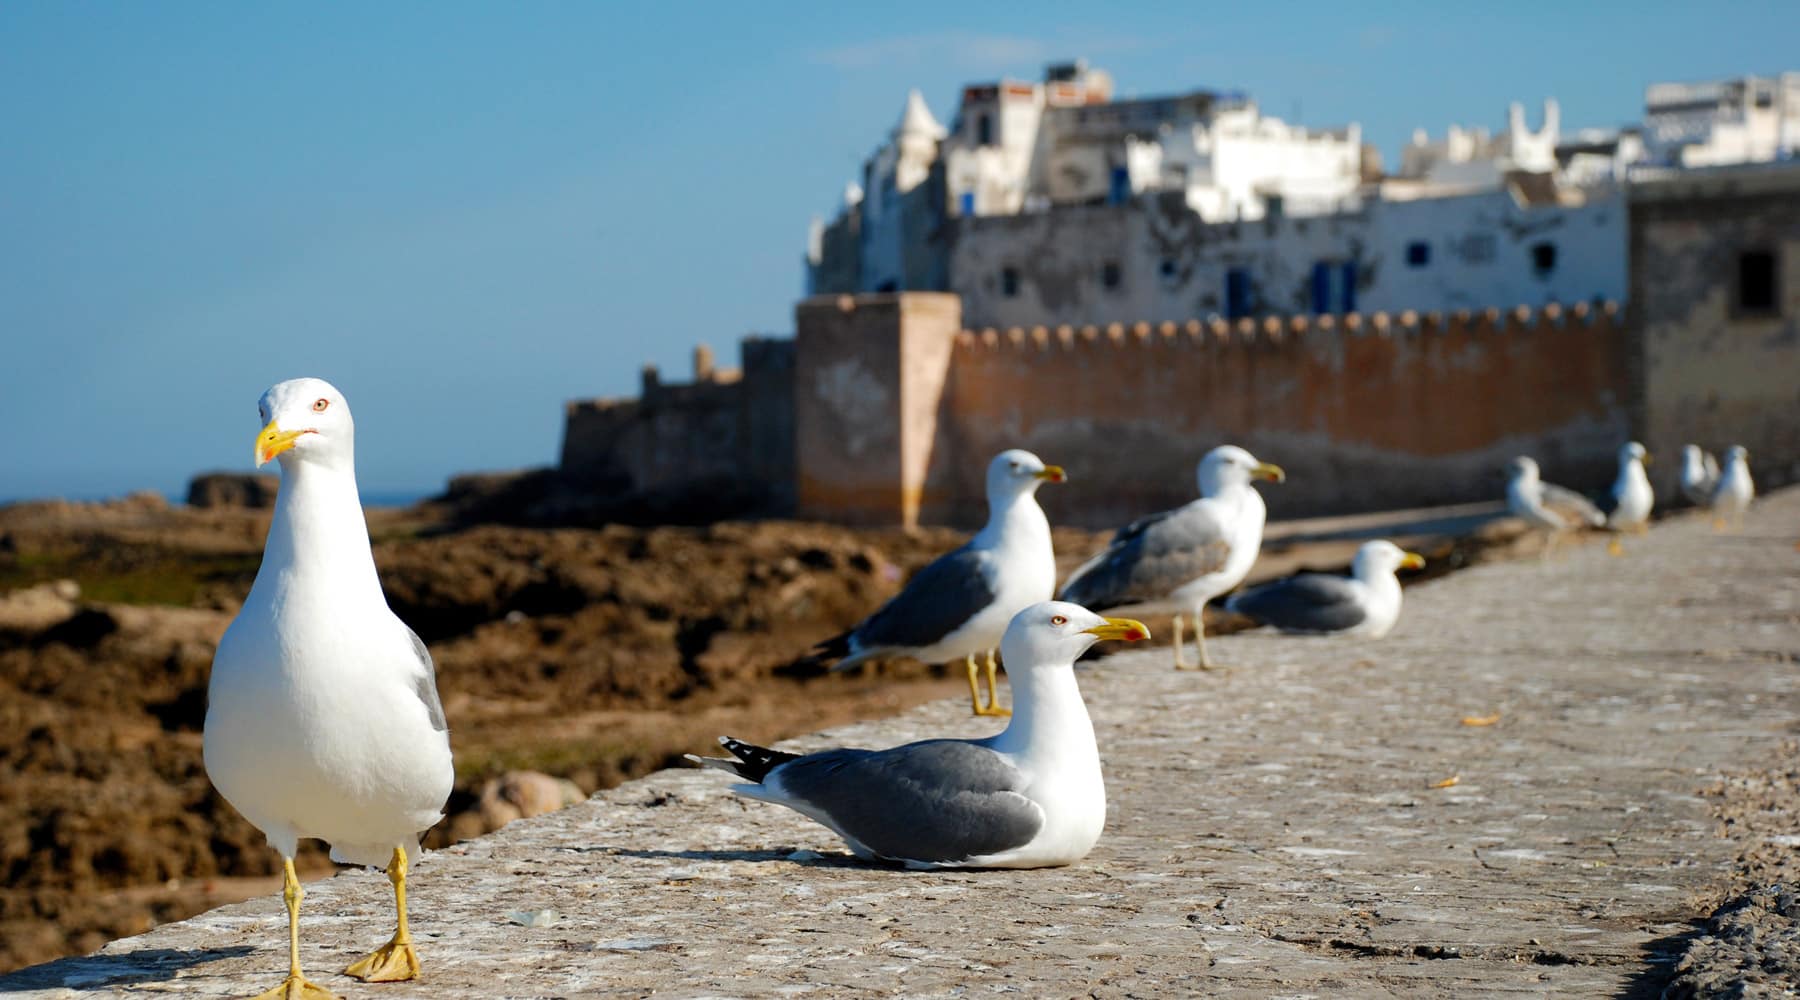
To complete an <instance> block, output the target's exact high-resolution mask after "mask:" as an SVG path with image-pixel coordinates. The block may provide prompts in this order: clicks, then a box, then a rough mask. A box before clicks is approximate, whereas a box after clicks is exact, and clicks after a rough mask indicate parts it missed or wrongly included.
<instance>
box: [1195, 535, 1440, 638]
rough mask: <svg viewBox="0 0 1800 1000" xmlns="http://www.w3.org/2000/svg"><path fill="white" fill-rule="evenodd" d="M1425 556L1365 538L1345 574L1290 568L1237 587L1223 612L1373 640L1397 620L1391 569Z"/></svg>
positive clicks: (1285, 627)
mask: <svg viewBox="0 0 1800 1000" xmlns="http://www.w3.org/2000/svg"><path fill="white" fill-rule="evenodd" d="M1424 568H1425V557H1424V556H1422V555H1419V554H1418V553H1416V552H1407V551H1404V550H1402V549H1401V548H1400V547H1399V546H1398V545H1395V544H1394V543H1392V542H1383V541H1376V542H1368V543H1365V544H1364V545H1363V546H1362V548H1360V549H1358V550H1357V551H1356V559H1355V561H1353V562H1352V563H1351V564H1350V575H1349V576H1347V577H1344V576H1337V575H1335V574H1326V573H1296V574H1294V575H1293V576H1290V577H1286V578H1284V579H1280V580H1273V581H1270V582H1269V583H1265V584H1261V585H1260V586H1256V587H1251V588H1250V589H1248V590H1244V591H1240V592H1239V593H1237V594H1234V595H1232V597H1231V598H1230V599H1229V600H1227V601H1226V602H1225V608H1226V610H1228V611H1235V612H1237V613H1238V614H1240V615H1244V616H1246V617H1249V618H1254V619H1256V621H1257V622H1259V623H1260V624H1263V625H1273V626H1275V627H1276V628H1278V629H1280V630H1282V631H1283V632H1291V633H1296V634H1303V635H1362V636H1368V637H1369V638H1371V639H1379V638H1381V637H1383V636H1385V635H1387V634H1388V632H1389V631H1390V630H1392V629H1393V627H1394V623H1395V622H1397V621H1399V620H1400V601H1401V597H1400V581H1399V580H1398V579H1396V578H1395V577H1394V573H1395V572H1396V571H1397V570H1402V569H1424Z"/></svg>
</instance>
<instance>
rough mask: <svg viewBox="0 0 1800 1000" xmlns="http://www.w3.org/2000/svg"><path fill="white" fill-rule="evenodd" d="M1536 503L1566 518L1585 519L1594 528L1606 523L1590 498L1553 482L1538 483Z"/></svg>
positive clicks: (1602, 514) (1604, 516)
mask: <svg viewBox="0 0 1800 1000" xmlns="http://www.w3.org/2000/svg"><path fill="white" fill-rule="evenodd" d="M1610 495H1611V493H1610V492H1609V493H1608V496H1610ZM1538 503H1540V504H1542V505H1543V506H1544V508H1545V509H1547V510H1550V511H1553V512H1555V513H1557V514H1560V515H1562V516H1563V517H1564V518H1565V519H1568V520H1574V521H1586V522H1587V523H1588V524H1591V525H1593V526H1594V527H1596V528H1598V527H1600V526H1601V525H1603V524H1605V523H1606V515H1605V514H1604V513H1603V512H1602V511H1601V510H1600V508H1599V507H1596V506H1594V502H1593V501H1592V500H1589V499H1588V498H1587V497H1584V496H1582V495H1581V494H1579V493H1577V492H1575V491H1574V490H1571V489H1567V488H1565V487H1562V486H1558V485H1556V484H1555V483H1539V484H1538Z"/></svg>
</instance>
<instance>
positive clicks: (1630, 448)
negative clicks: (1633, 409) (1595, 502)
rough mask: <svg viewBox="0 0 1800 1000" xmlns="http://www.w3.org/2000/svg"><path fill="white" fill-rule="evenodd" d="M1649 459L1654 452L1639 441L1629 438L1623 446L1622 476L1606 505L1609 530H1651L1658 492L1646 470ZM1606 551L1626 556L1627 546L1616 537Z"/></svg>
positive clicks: (1635, 531) (1639, 531)
mask: <svg viewBox="0 0 1800 1000" xmlns="http://www.w3.org/2000/svg"><path fill="white" fill-rule="evenodd" d="M1648 461H1650V453H1649V452H1647V451H1645V450H1644V446H1643V445H1641V444H1638V443H1637V442H1636V441H1627V442H1625V443H1624V444H1623V445H1621V446H1620V447H1619V475H1618V478H1616V479H1614V480H1613V485H1612V492H1611V493H1609V494H1607V496H1606V498H1605V499H1606V503H1605V504H1604V506H1603V508H1602V509H1603V510H1604V511H1605V513H1606V527H1607V528H1608V529H1610V530H1612V531H1614V532H1626V531H1629V532H1633V533H1636V534H1642V533H1643V532H1645V531H1648V530H1649V528H1650V510H1651V508H1653V507H1655V506H1656V492H1655V491H1654V490H1652V489H1651V488H1650V477H1649V475H1647V474H1646V473H1645V472H1644V463H1646V462H1648ZM1606 550H1607V551H1608V552H1610V553H1612V554H1613V555H1615V556H1616V555H1623V554H1624V552H1625V547H1624V546H1623V545H1621V544H1619V540H1618V538H1616V537H1615V538H1614V539H1613V540H1612V543H1611V544H1610V545H1608V546H1607V549H1606Z"/></svg>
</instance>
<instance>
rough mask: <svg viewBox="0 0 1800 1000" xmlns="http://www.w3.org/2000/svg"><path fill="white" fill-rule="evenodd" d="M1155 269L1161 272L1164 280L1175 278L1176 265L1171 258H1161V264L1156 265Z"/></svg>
mask: <svg viewBox="0 0 1800 1000" xmlns="http://www.w3.org/2000/svg"><path fill="white" fill-rule="evenodd" d="M1156 269H1157V270H1158V271H1161V272H1162V276H1163V277H1165V278H1173V277H1175V271H1176V270H1177V266H1176V264H1175V258H1173V257H1164V258H1163V259H1162V263H1161V264H1158V265H1157V268H1156Z"/></svg>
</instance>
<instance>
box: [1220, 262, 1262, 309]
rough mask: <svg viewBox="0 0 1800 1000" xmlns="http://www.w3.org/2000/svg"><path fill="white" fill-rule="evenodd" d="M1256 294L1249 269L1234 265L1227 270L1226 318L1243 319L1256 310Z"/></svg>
mask: <svg viewBox="0 0 1800 1000" xmlns="http://www.w3.org/2000/svg"><path fill="white" fill-rule="evenodd" d="M1255 295H1256V293H1255V291H1254V290H1253V289H1252V288H1251V286H1250V272H1249V271H1248V270H1246V269H1245V268H1241V267H1234V268H1230V269H1229V270H1227V271H1226V272H1225V318H1226V319H1243V318H1244V317H1246V316H1249V315H1250V314H1252V313H1253V312H1255V311H1256V306H1255Z"/></svg>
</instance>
